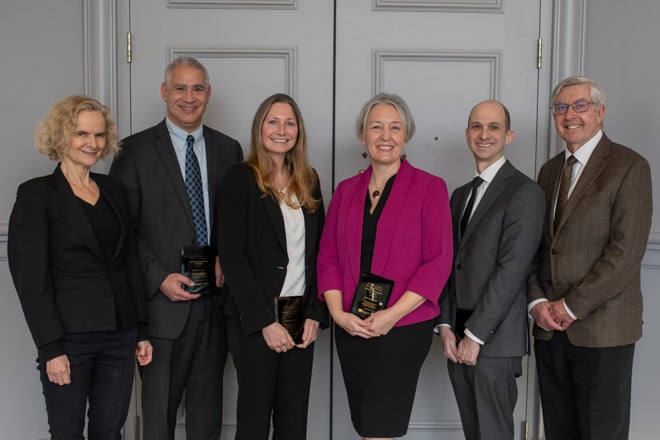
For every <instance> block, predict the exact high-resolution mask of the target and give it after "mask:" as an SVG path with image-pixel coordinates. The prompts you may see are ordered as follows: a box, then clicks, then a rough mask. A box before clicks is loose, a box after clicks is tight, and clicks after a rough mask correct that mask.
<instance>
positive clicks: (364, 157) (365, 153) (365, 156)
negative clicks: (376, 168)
mask: <svg viewBox="0 0 660 440" xmlns="http://www.w3.org/2000/svg"><path fill="white" fill-rule="evenodd" d="M362 158H363V159H366V158H367V152H366V151H363V152H362Z"/></svg>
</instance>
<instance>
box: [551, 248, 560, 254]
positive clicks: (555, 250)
mask: <svg viewBox="0 0 660 440" xmlns="http://www.w3.org/2000/svg"><path fill="white" fill-rule="evenodd" d="M550 253H551V254H552V255H557V254H558V253H559V251H558V250H557V249H555V248H552V249H550Z"/></svg>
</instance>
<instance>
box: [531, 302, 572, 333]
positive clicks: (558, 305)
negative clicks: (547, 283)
mask: <svg viewBox="0 0 660 440" xmlns="http://www.w3.org/2000/svg"><path fill="white" fill-rule="evenodd" d="M530 314H531V315H532V317H533V318H534V321H535V322H536V325H538V326H539V327H541V328H542V329H543V330H545V331H553V330H558V331H564V330H566V329H567V328H568V327H569V326H570V325H571V324H573V322H574V321H575V320H574V319H573V318H571V316H570V315H569V314H568V312H567V311H566V308H565V307H564V301H563V300H561V299H559V300H557V301H544V302H540V303H538V304H536V305H535V306H534V307H532V310H530Z"/></svg>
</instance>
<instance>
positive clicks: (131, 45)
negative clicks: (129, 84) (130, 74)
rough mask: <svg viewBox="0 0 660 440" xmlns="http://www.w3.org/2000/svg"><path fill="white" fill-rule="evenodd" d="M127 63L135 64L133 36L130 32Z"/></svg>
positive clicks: (127, 44) (127, 40)
mask: <svg viewBox="0 0 660 440" xmlns="http://www.w3.org/2000/svg"><path fill="white" fill-rule="evenodd" d="M126 62H128V64H131V63H132V62H133V34H131V32H130V31H128V33H127V34H126Z"/></svg>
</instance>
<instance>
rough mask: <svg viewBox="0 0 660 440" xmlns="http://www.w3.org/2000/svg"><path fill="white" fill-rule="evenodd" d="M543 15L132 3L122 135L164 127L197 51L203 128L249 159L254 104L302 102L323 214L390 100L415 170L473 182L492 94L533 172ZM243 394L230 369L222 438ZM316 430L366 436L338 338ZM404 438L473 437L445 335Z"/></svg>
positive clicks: (225, 0)
mask: <svg viewBox="0 0 660 440" xmlns="http://www.w3.org/2000/svg"><path fill="white" fill-rule="evenodd" d="M542 15H544V14H543V13H542V11H541V0H532V1H530V0H508V1H506V2H505V1H504V0H483V1H478V0H477V1H474V0H473V1H467V0H462V1H461V0H453V1H441V0H437V1H432V0H419V1H413V0H398V1H395V0H335V1H332V0H245V1H240V0H235V1H229V0H131V1H130V2H128V3H126V4H124V3H121V6H120V11H119V17H120V21H119V29H120V32H119V34H120V37H119V39H120V40H121V43H122V44H121V46H122V47H123V40H124V32H126V31H128V30H129V29H130V31H131V35H132V62H131V64H130V66H129V65H127V66H126V67H124V68H122V69H121V70H122V72H121V73H120V85H122V86H123V89H122V90H123V92H122V93H123V95H124V96H126V97H128V96H129V95H130V101H128V100H124V101H123V102H124V105H123V106H122V107H121V108H120V111H119V121H120V129H121V131H122V135H127V134H129V133H130V132H135V131H139V130H141V129H143V128H146V127H148V126H151V125H154V124H155V123H156V122H157V121H159V120H160V119H162V118H163V116H164V111H165V107H164V104H163V102H162V101H161V98H160V92H159V87H160V83H161V81H162V75H163V70H164V67H165V66H166V65H167V63H168V62H169V61H170V60H171V59H173V58H174V57H176V56H178V55H192V56H195V57H197V58H198V59H200V60H201V61H202V62H203V63H204V64H205V65H206V67H207V68H208V70H209V72H210V77H211V85H212V97H211V101H210V104H209V108H208V110H207V113H206V116H205V123H206V124H207V125H209V126H212V127H214V128H216V129H219V130H221V131H223V132H225V133H227V134H228V135H230V136H232V137H234V138H236V139H238V140H239V141H240V142H241V144H242V145H243V148H244V150H245V152H246V153H247V149H248V148H249V141H250V139H249V136H250V125H251V121H252V117H253V115H254V112H255V110H256V108H257V106H258V104H259V103H260V102H261V101H262V100H263V99H264V98H265V97H267V96H269V95H271V94H272V93H275V92H286V93H289V94H290V95H292V96H293V97H294V98H295V99H296V101H297V102H298V104H299V105H300V107H301V109H302V113H303V117H304V120H305V125H306V128H307V132H308V134H309V141H310V142H309V147H310V156H311V161H312V164H313V166H314V167H315V168H316V169H317V170H318V172H319V175H320V178H321V181H322V186H323V191H324V197H325V202H326V206H327V203H328V202H329V199H330V197H331V193H332V189H333V187H334V186H335V185H336V183H338V182H339V181H341V180H343V179H345V178H347V177H349V176H352V175H354V174H355V173H357V172H358V171H359V170H360V169H362V168H364V167H366V165H367V162H366V160H365V159H363V158H362V156H361V152H362V151H363V148H362V146H361V145H360V144H359V142H358V141H357V140H356V138H355V135H354V128H353V127H354V120H355V117H356V116H357V113H358V111H359V109H360V107H361V105H362V104H363V103H364V102H365V101H366V100H367V99H369V97H371V96H372V95H373V94H375V93H377V92H381V91H386V92H394V93H398V94H400V95H401V96H402V97H403V98H404V99H405V100H406V101H407V103H408V104H409V106H410V108H411V111H412V113H413V115H414V117H415V120H416V123H417V133H416V134H415V136H414V138H413V139H412V140H411V141H410V142H409V144H408V146H407V147H406V153H407V157H408V159H409V161H410V162H411V163H412V164H413V165H414V166H417V167H420V168H423V169H426V170H428V171H430V172H432V173H435V174H437V175H439V176H441V177H443V178H444V179H445V180H446V181H447V183H448V185H449V189H450V191H451V190H453V189H454V188H455V187H457V186H458V185H460V184H462V183H464V182H467V181H468V180H470V179H471V178H472V176H473V173H474V163H473V160H472V156H471V155H470V153H469V151H468V150H467V147H466V145H465V138H464V128H465V126H466V120H467V116H468V112H469V111H470V109H471V107H472V106H473V105H474V104H475V103H477V102H478V101H481V100H484V99H489V98H493V99H500V100H502V101H503V102H504V103H505V104H506V105H507V106H508V108H509V110H510V112H511V117H512V123H513V128H514V129H515V131H516V137H515V140H514V142H513V143H512V144H511V145H510V146H508V147H507V150H506V155H507V157H508V158H509V159H510V160H512V162H514V164H515V165H516V166H517V167H518V168H519V169H521V170H522V171H524V172H526V173H527V174H528V175H530V176H534V175H535V164H536V151H537V95H538V94H537V92H538V82H539V81H538V78H539V74H538V71H537V65H536V55H537V54H536V50H537V39H538V37H539V32H540V31H539V29H540V24H539V23H540V22H541V21H542V20H543V18H542V17H541V16H542ZM122 50H123V48H122ZM128 90H130V91H128ZM525 366H526V367H527V360H526V361H525ZM532 377H533V373H532ZM393 380H396V379H395V378H393ZM527 382H529V381H528V378H527V374H525V375H524V376H523V377H522V378H521V380H520V381H519V391H520V392H519V396H520V398H519V402H518V405H517V410H516V425H517V426H516V429H517V430H518V433H517V436H516V438H521V437H520V435H521V434H520V427H521V426H522V422H523V421H524V420H525V419H526V417H527V416H526V414H527V413H528V407H529V408H532V407H534V405H533V404H532V403H528V400H530V398H529V396H528V394H532V393H529V392H528V386H527ZM532 382H533V381H532ZM383 385H384V386H387V384H383ZM236 392H237V388H236V383H235V372H234V368H233V366H232V365H231V363H228V364H227V368H226V371H225V410H224V422H225V426H224V430H223V432H224V434H223V438H233V432H234V423H235V401H236ZM138 411H139V409H138ZM184 417H185V414H183V412H182V420H181V423H183V418H184ZM129 420H130V418H129ZM308 426H309V428H308V432H309V435H308V438H309V439H311V440H324V439H335V440H345V439H352V438H357V435H356V434H355V433H354V431H353V429H352V426H351V423H350V416H349V412H348V406H347V402H346V395H345V392H344V385H343V380H342V377H341V371H340V368H339V364H338V362H337V359H336V355H335V353H334V350H333V348H332V341H331V335H330V331H328V330H326V331H324V332H322V334H321V337H320V340H319V342H318V343H317V346H316V352H315V363H314V373H313V386H312V393H311V402H310V412H309V422H308ZM181 428H182V425H181ZM180 438H184V435H183V429H181V436H180ZM405 438H409V439H415V440H423V439H438V438H442V439H460V438H463V436H462V432H461V427H460V419H459V416H458V410H457V408H456V404H455V402H454V396H453V393H452V390H451V387H450V384H449V380H448V378H447V374H446V360H445V358H444V356H443V355H442V351H441V348H440V344H439V341H438V340H437V338H436V340H435V341H434V344H433V348H432V351H431V353H430V355H429V358H428V359H427V361H426V364H425V366H424V369H423V372H422V376H421V379H420V383H419V387H418V392H417V397H416V401H415V407H414V410H413V414H412V419H411V422H410V429H409V432H408V435H407V436H406V437H405Z"/></svg>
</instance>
